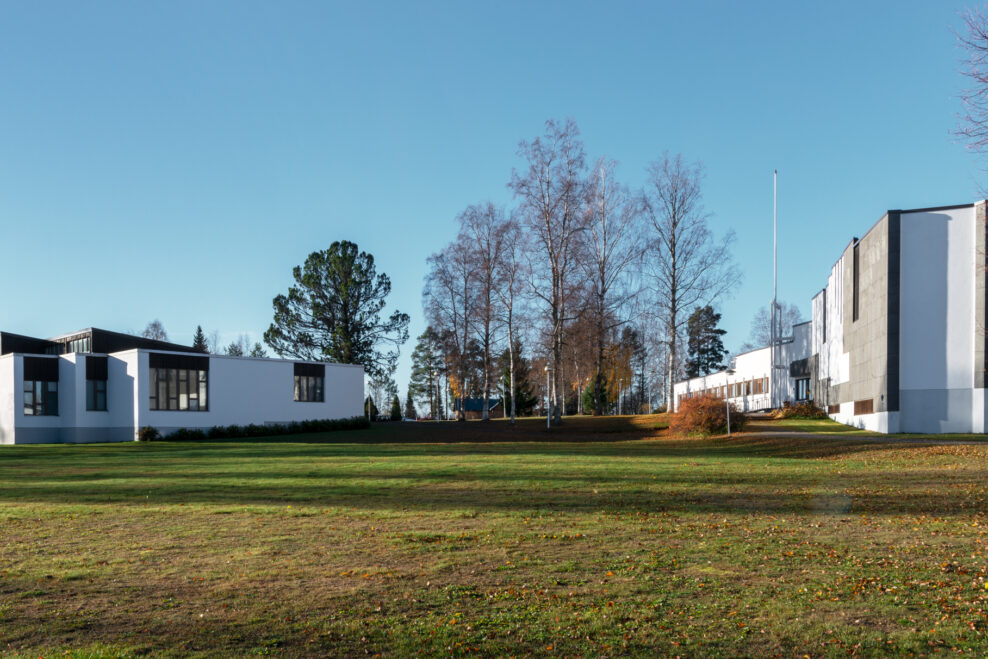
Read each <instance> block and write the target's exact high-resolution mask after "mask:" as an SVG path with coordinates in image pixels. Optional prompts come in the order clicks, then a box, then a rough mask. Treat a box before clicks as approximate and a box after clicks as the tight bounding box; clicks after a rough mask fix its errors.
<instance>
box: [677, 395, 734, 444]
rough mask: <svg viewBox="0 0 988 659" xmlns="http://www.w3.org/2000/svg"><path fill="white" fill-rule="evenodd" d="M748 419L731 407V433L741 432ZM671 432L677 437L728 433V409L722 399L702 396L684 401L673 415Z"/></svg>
mask: <svg viewBox="0 0 988 659" xmlns="http://www.w3.org/2000/svg"><path fill="white" fill-rule="evenodd" d="M747 420H748V418H747V417H746V416H745V415H744V413H743V412H741V410H739V409H738V408H737V407H735V406H734V405H733V404H732V405H731V432H740V431H741V430H742V429H743V428H744V424H745V422H746V421H747ZM669 428H670V430H672V432H673V433H675V434H677V435H686V436H701V437H708V436H710V435H720V434H723V433H726V432H727V408H726V406H725V405H724V400H723V399H722V398H716V397H714V396H711V395H710V394H701V395H699V396H697V397H695V398H689V399H687V400H684V401H683V402H682V404H680V406H679V411H678V412H676V414H674V415H673V417H672V421H671V422H670V424H669Z"/></svg>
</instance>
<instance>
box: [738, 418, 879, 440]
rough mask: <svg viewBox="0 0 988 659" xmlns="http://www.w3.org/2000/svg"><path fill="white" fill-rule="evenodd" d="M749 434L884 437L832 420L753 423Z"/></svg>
mask: <svg viewBox="0 0 988 659" xmlns="http://www.w3.org/2000/svg"><path fill="white" fill-rule="evenodd" d="M746 430H747V431H749V432H760V431H772V430H786V431H789V432H813V433H819V434H825V435H836V434H840V435H856V436H861V437H882V436H883V435H881V434H879V433H875V432H871V431H868V430H859V429H858V428H854V427H852V426H845V425H844V424H843V423H837V422H836V421H833V420H832V419H773V420H771V421H751V422H749V425H748V427H747V428H746Z"/></svg>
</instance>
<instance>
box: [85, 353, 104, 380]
mask: <svg viewBox="0 0 988 659" xmlns="http://www.w3.org/2000/svg"><path fill="white" fill-rule="evenodd" d="M108 361H109V360H108V358H107V357H86V379H87V380H106V379H108V378H107V370H108V369H107V362H108Z"/></svg>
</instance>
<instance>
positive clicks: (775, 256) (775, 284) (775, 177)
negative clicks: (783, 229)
mask: <svg viewBox="0 0 988 659" xmlns="http://www.w3.org/2000/svg"><path fill="white" fill-rule="evenodd" d="M778 190H779V170H777V169H776V170H775V171H773V172H772V313H771V315H770V317H771V320H772V332H771V339H772V350H771V353H772V355H771V356H772V372H771V378H772V379H771V381H770V382H769V407H772V408H775V406H776V400H777V397H776V391H775V390H776V388H777V386H778V384H777V381H776V377H775V371H776V359H777V356H776V345H777V344H778V342H779V336H778V330H779V327H778V325H779V323H778V317H777V316H776V314H777V311H776V307H777V305H778V297H779V269H778V261H779V243H778V221H779V220H778V214H779V204H778V194H779V193H778Z"/></svg>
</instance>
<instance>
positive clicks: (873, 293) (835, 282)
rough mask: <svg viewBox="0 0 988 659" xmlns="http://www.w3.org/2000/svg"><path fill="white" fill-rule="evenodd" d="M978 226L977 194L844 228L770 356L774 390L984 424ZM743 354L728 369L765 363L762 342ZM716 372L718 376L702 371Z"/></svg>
mask: <svg viewBox="0 0 988 659" xmlns="http://www.w3.org/2000/svg"><path fill="white" fill-rule="evenodd" d="M985 237H986V220H985V202H984V201H979V202H977V203H974V204H964V205H960V206H942V207H938V208H922V209H915V210H902V211H899V210H896V211H888V212H887V213H886V214H885V215H884V216H883V217H882V218H881V219H880V220H879V221H878V222H877V223H876V224H875V225H874V226H873V227H872V228H871V229H869V230H868V232H867V233H865V235H864V237H862V238H860V239H859V238H854V239H852V240H851V242H850V243H849V244H848V246H847V247H846V248H845V249H844V252H843V253H842V254H841V256H840V258H839V259H838V260H837V262H836V263H835V264H834V266H833V267H832V268H831V270H830V274H829V277H828V279H827V285H826V287H825V288H824V289H823V290H821V291H820V292H819V293H817V294H816V295H815V296H814V297H813V306H812V321H811V323H810V324H809V325H808V326H807V327H808V329H809V335H808V337H807V336H805V335H804V334H803V330H802V329H801V327H802V326H799V327H797V328H796V331H795V337H794V342H793V343H792V344H790V346H789V347H788V348H786V346H783V350H782V352H787V354H785V355H784V356H782V357H780V362H782V363H781V365H783V366H785V365H786V364H788V365H789V369H788V373H787V372H786V371H784V370H779V369H777V370H776V372H777V373H779V377H778V378H777V383H778V386H779V387H780V389H779V390H778V391H779V395H778V396H777V398H776V399H777V402H778V403H781V402H782V401H784V400H796V399H798V398H799V397H800V395H801V392H802V387H805V386H808V393H807V394H806V395H805V397H807V398H811V399H812V400H814V402H815V403H816V404H817V405H819V406H820V407H822V408H825V409H826V410H827V411H828V413H829V414H830V417H831V418H833V419H835V420H836V421H840V422H841V423H845V424H848V425H852V426H855V427H858V428H866V429H869V430H876V431H879V432H917V433H946V432H976V433H983V432H985V431H986V413H985V407H986V397H985V374H986V369H988V361H986V357H988V332H986V329H988V322H986V315H985V310H986V296H988V287H986V285H985V277H986V266H988V258H986V250H985V245H986V241H985ZM763 351H764V352H765V353H767V352H768V348H765V349H763ZM763 351H755V353H748V354H749V355H756V354H759V353H761V352H763ZM745 357H746V355H740V356H739V357H738V361H737V365H736V373H735V375H734V376H732V377H733V379H735V380H747V379H753V378H757V377H759V374H760V373H761V371H762V370H765V364H764V362H767V359H768V358H767V354H766V356H765V357H764V358H762V359H761V361H759V360H758V359H744V358H745ZM759 369H761V370H759ZM715 376H719V377H726V376H724V375H723V374H715V375H711V376H708V377H707V381H711V380H710V379H711V378H714V377H715ZM701 386H702V382H699V381H698V379H693V380H689V381H686V382H680V383H677V384H676V386H675V393H676V397H675V400H676V403H677V404H678V402H679V401H680V400H681V398H682V397H683V396H684V395H695V392H696V391H697V390H698V388H699V387H701ZM761 403H762V401H761V400H757V401H756V400H752V403H751V405H749V407H748V408H749V409H759V406H760V405H761Z"/></svg>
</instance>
